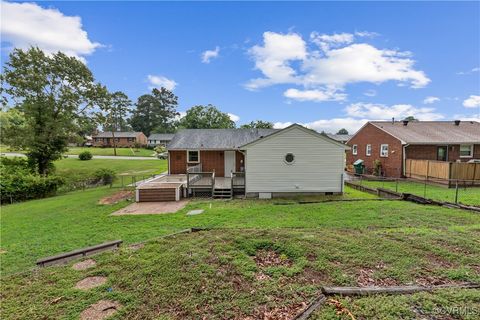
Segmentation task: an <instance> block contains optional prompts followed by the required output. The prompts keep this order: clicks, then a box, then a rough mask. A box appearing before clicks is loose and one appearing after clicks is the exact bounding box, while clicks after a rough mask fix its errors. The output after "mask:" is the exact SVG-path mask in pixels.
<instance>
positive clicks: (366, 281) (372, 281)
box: [357, 262, 398, 287]
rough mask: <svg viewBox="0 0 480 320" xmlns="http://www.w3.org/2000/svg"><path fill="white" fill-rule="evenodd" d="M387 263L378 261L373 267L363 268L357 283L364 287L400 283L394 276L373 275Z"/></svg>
mask: <svg viewBox="0 0 480 320" xmlns="http://www.w3.org/2000/svg"><path fill="white" fill-rule="evenodd" d="M385 268H386V265H385V264H384V263H383V262H380V263H378V264H377V265H375V267H373V268H361V269H360V271H359V273H358V275H357V283H358V284H359V285H360V286H362V287H369V286H379V287H388V286H396V285H398V282H397V280H395V279H392V278H381V279H378V278H376V277H374V276H373V274H374V273H375V272H376V271H379V270H383V269H385Z"/></svg>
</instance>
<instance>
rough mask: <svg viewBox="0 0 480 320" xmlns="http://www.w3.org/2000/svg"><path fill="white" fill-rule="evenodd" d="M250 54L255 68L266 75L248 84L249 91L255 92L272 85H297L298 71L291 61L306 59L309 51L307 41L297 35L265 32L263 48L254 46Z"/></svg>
mask: <svg viewBox="0 0 480 320" xmlns="http://www.w3.org/2000/svg"><path fill="white" fill-rule="evenodd" d="M249 53H250V55H251V56H252V57H253V59H254V60H255V68H256V69H258V70H260V71H261V72H262V73H263V74H264V75H265V78H259V79H253V80H250V81H249V82H248V83H247V84H246V88H247V89H250V90H255V89H258V88H261V87H265V86H269V85H272V84H278V83H295V82H296V80H295V78H296V71H295V70H294V69H293V68H292V67H291V66H290V65H289V61H294V60H303V59H305V58H306V56H307V49H306V43H305V41H303V39H302V37H301V36H300V35H298V34H296V33H289V34H281V33H275V32H265V33H264V34H263V46H258V45H256V46H253V47H252V48H251V49H250V50H249Z"/></svg>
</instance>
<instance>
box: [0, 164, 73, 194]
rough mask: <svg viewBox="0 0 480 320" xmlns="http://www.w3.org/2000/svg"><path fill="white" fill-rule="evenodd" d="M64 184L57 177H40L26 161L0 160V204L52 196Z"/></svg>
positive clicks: (61, 179)
mask: <svg viewBox="0 0 480 320" xmlns="http://www.w3.org/2000/svg"><path fill="white" fill-rule="evenodd" d="M63 184H64V180H63V178H61V177H59V176H54V175H51V176H47V177H44V176H40V175H38V174H37V173H36V172H35V171H32V169H31V167H30V166H29V164H28V161H27V160H26V159H8V158H1V162H0V202H1V203H9V202H14V201H22V200H29V199H37V198H44V197H47V196H51V195H54V194H55V193H56V192H57V190H58V188H59V187H60V186H62V185H63Z"/></svg>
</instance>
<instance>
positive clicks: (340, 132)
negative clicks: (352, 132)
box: [337, 128, 348, 134]
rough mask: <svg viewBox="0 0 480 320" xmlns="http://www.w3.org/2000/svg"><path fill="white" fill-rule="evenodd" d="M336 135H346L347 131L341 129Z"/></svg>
mask: <svg viewBox="0 0 480 320" xmlns="http://www.w3.org/2000/svg"><path fill="white" fill-rule="evenodd" d="M337 134H348V131H347V129H345V128H342V129H340V130H338V132H337Z"/></svg>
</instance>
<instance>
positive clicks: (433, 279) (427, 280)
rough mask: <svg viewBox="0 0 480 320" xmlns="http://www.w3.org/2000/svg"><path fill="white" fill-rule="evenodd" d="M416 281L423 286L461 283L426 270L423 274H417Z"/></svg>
mask: <svg viewBox="0 0 480 320" xmlns="http://www.w3.org/2000/svg"><path fill="white" fill-rule="evenodd" d="M415 283H416V284H418V285H421V286H438V285H442V284H459V283H461V282H458V281H454V280H450V279H448V278H444V277H441V276H437V275H433V274H432V273H431V272H426V273H425V274H423V275H420V276H417V277H416V278H415Z"/></svg>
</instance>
